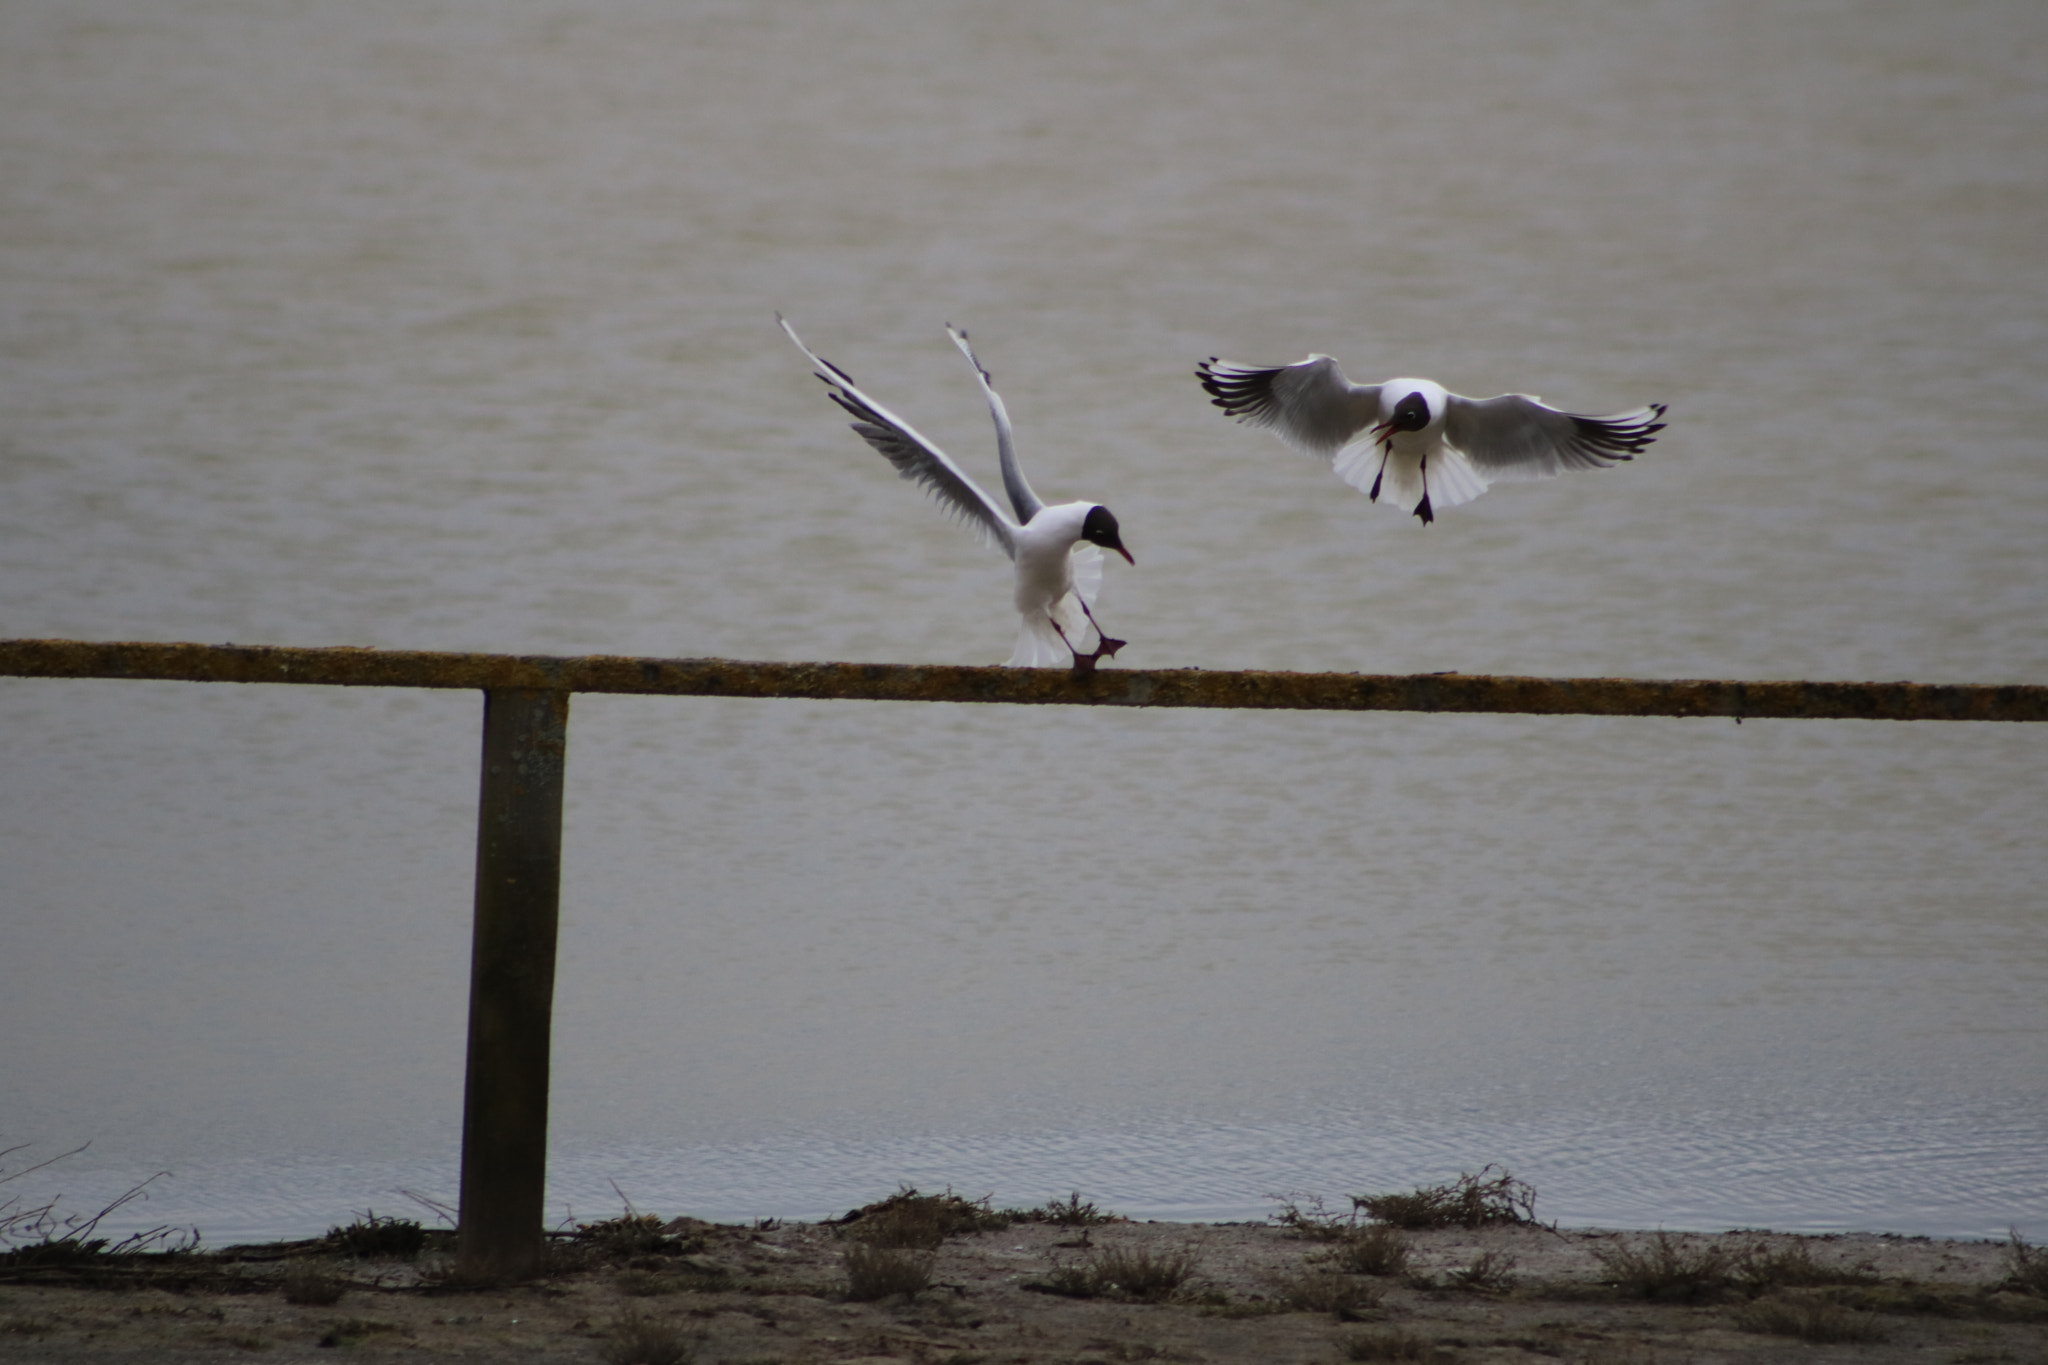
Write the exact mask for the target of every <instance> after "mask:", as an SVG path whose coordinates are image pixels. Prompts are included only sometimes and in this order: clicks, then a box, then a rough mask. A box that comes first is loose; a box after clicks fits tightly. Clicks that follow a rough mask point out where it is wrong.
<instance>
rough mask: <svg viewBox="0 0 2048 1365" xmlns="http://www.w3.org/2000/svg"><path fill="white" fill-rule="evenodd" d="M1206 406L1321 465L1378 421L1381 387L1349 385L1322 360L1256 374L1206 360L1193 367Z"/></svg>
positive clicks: (1328, 360) (1322, 357) (1314, 357)
mask: <svg viewBox="0 0 2048 1365" xmlns="http://www.w3.org/2000/svg"><path fill="white" fill-rule="evenodd" d="M1195 377H1196V378H1197V379H1199V380H1201V382H1202V387H1203V388H1204V389H1206V390H1207V391H1208V393H1209V398H1210V401H1212V402H1213V403H1215V405H1216V406H1217V407H1219V408H1222V409H1223V410H1224V411H1225V412H1227V413H1229V414H1230V415H1231V416H1232V417H1235V418H1237V419H1238V420H1239V421H1240V422H1249V423H1251V424H1252V425H1253V426H1259V427H1268V428H1271V429H1272V430H1273V432H1274V433H1275V434H1277V435H1278V436H1279V437H1280V439H1281V440H1283V441H1285V442H1287V444H1289V445H1291V446H1293V447H1294V448H1295V449H1296V450H1299V451H1303V452H1304V453H1306V454H1310V455H1320V456H1322V457H1324V458H1325V459H1331V458H1334V457H1335V456H1336V455H1337V453H1338V452H1339V451H1341V450H1343V449H1344V447H1346V446H1348V445H1350V444H1351V443H1352V442H1354V441H1355V440H1357V439H1358V434H1359V433H1360V432H1362V431H1364V430H1365V429H1366V428H1367V427H1369V426H1371V425H1372V423H1373V422H1374V421H1375V420H1376V419H1377V418H1378V416H1379V406H1380V386H1379V385H1377V384H1354V383H1352V382H1351V381H1350V380H1348V379H1346V378H1345V377H1344V372H1343V371H1342V370H1340V369H1338V368H1337V362H1336V361H1335V360H1332V359H1331V358H1330V357H1329V356H1326V355H1312V356H1310V357H1309V358H1308V359H1306V360H1303V361H1300V362H1298V363H1296V364H1293V365H1283V366H1280V367H1278V368H1276V369H1270V370H1260V369H1253V368H1251V367H1250V366H1246V365H1232V364H1229V363H1228V362H1226V361H1221V360H1218V359H1217V358H1216V357H1215V356H1210V357H1209V358H1208V359H1207V360H1205V361H1203V362H1202V363H1201V364H1199V365H1197V366H1196V367H1195Z"/></svg>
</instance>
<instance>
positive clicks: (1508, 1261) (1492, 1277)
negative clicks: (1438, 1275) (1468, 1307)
mask: <svg viewBox="0 0 2048 1365" xmlns="http://www.w3.org/2000/svg"><path fill="white" fill-rule="evenodd" d="M1444 1278H1445V1279H1446V1280H1448V1281H1449V1282H1450V1284H1451V1286H1452V1287H1453V1288H1455V1289H1464V1290H1469V1291H1471V1292H1472V1293H1474V1294H1505V1293H1507V1292H1508V1291H1510V1290H1512V1289H1513V1288H1514V1287H1515V1258H1514V1257H1512V1256H1509V1255H1506V1254H1505V1253H1503V1252H1498V1251H1482V1252H1480V1253H1479V1255H1478V1256H1477V1257H1475V1258H1474V1259H1473V1261H1472V1264H1470V1265H1467V1266H1460V1267H1459V1268H1458V1269H1456V1270H1453V1271H1451V1272H1450V1273H1449V1274H1448V1275H1446V1276H1445V1277H1444Z"/></svg>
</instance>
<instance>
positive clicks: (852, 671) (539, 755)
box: [0, 640, 2048, 1283]
mask: <svg viewBox="0 0 2048 1365" xmlns="http://www.w3.org/2000/svg"><path fill="white" fill-rule="evenodd" d="M0 676H11V677H18V678H127V679H147V680H158V681H182V682H240V683H294V684H299V685H310V686H332V687H437V688H459V689H473V690H477V691H481V692H482V693H483V694H484V732H483V761H482V781H481V784H480V787H481V790H480V794H479V799H478V812H477V871H476V903H475V912H474V913H475V922H474V937H473V939H472V943H471V954H470V997H469V1052H468V1062H467V1070H466V1072H465V1079H464V1088H463V1118H462V1177H461V1197H460V1208H459V1210H458V1213H457V1226H458V1228H459V1233H458V1243H457V1247H458V1249H457V1253H456V1273H457V1275H458V1276H459V1277H461V1278H463V1279H465V1280H470V1281H474V1282H479V1283H487V1282H493V1281H499V1280H507V1279H516V1278H520V1277H522V1276H526V1275H529V1274H531V1273H533V1271H534V1270H536V1269H537V1268H538V1266H539V1264H540V1259H541V1249H542V1200H543V1194H544V1190H545V1181H546V1174H547V1114H548V1079H549V1078H548V1053H549V1046H550V1037H551V1030H552V1026H553V1025H552V1018H553V1005H554V979H555V938H556V927H557V924H558V922H559V916H558V909H559V904H560V895H561V865H562V780H563V772H564V766H565V761H566V757H567V752H568V750H567V745H568V727H569V697H570V694H571V693H574V692H609V693H636V694H642V695H665V696H696V697H756V698H791V699H800V700H810V701H818V700H829V699H842V700H860V701H927V702H930V701H937V702H980V703H1001V704H1012V705H1025V706H1135V707H1222V708H1232V709H1243V710H1311V711H1435V712H1461V713H1475V712H1497V713H1520V714H1525V715H1551V716H1556V715H1590V716H1692V717H1705V716H1719V717H1727V718H1732V719H1735V720H1738V721H1740V720H1748V719H1756V720H1764V719H1787V720H1793V719H1798V720H1950V721H1956V720H1974V721H2048V687H2044V686H2035V685H2010V686H1965V685H1946V684H1935V685H1925V684H1916V683H1909V682H1893V683H1839V682H1725V681H1713V680H1704V681H1702V680H1691V681H1654V680H1650V681H1646V680H1641V679H1628V678H1517V677H1486V676H1476V675H1475V676H1468V675H1465V674H1459V673H1427V674H1416V675H1375V674H1360V673H1276V672H1258V671H1243V672H1209V671H1205V670H1202V669H1121V668H1119V669H1111V670H1107V671H1102V672H1097V673H1094V674H1091V675H1088V676H1086V677H1080V678H1075V677H1070V676H1069V675H1068V674H1067V673H1065V672H1063V671H1059V670H1054V669H1012V668H973V667H955V666H943V665H906V664H851V663H747V662H740V661H735V660H730V659H641V658H620V657H612V656H605V655H594V656H586V657H576V658H568V657H553V656H546V655H511V654H455V653H435V652H427V651H416V650H376V649H291V648H278V647H271V646H258V645H198V644H150V643H129V644H101V643H92V642H86V641H78V640H0Z"/></svg>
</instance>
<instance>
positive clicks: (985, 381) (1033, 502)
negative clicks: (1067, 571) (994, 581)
mask: <svg viewBox="0 0 2048 1365" xmlns="http://www.w3.org/2000/svg"><path fill="white" fill-rule="evenodd" d="M946 335H948V336H950V337H952V338H953V344H954V345H955V346H958V347H959V348H960V352H961V354H962V355H965V356H966V357H967V360H968V363H969V364H971V365H973V366H974V377H975V378H976V379H978V380H980V381H981V391H982V393H983V394H984V395H985V396H986V397H987V398H988V411H989V416H991V417H993V418H994V419H995V423H996V458H997V459H998V460H1000V461H1001V462H1002V466H1003V491H1004V492H1006V493H1008V494H1009V495H1010V506H1011V507H1012V508H1013V509H1014V510H1015V511H1016V513H1017V524H1018V525H1020V526H1022V525H1024V524H1025V523H1027V522H1029V521H1030V520H1031V519H1032V518H1033V517H1035V516H1037V515H1038V513H1039V510H1040V509H1041V508H1043V507H1044V506H1045V504H1044V503H1043V502H1040V501H1039V499H1038V494H1036V493H1034V492H1032V491H1031V485H1030V484H1028V483H1026V482H1025V481H1024V468H1023V466H1022V465H1019V464H1018V463H1017V448H1016V437H1015V436H1014V435H1013V434H1012V432H1011V430H1010V413H1009V410H1008V409H1007V408H1005V407H1004V406H1003V399H1002V395H1000V394H998V393H997V392H996V382H995V380H994V379H993V378H991V377H990V376H989V372H988V367H987V366H985V365H983V364H982V363H981V357H980V356H978V355H976V354H975V353H974V347H973V346H971V345H969V344H968V341H967V333H965V332H963V331H961V330H960V329H959V328H957V327H955V326H954V325H953V324H952V323H950V322H949V323H947V324H946Z"/></svg>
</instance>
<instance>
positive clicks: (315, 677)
mask: <svg viewBox="0 0 2048 1365" xmlns="http://www.w3.org/2000/svg"><path fill="white" fill-rule="evenodd" d="M0 676H14V677H27V678H137V679H158V680H167V681H184V682H243V683H263V682H268V683H303V684H316V685H326V686H335V687H442V688H471V689H481V690H485V691H488V690H492V689H496V688H521V689H535V690H544V691H561V692H612V693H640V694H652V695H668V696H697V697H784V698H797V699H803V700H813V701H818V700H828V699H840V700H854V701H943V702H984V703H989V702H995V703H1005V704H1010V705H1022V706H1168V707H1227V708H1243V709H1251V710H1286V711H1449V712H1512V713H1520V714H1524V715H1550V716H1560V715H1579V716H1725V717H1734V718H1739V719H1783V720H1991V721H2044V720H2048V686H2042V685H2038V684H2011V685H1991V686H1982V685H1964V684H1941V683H1935V684H1927V683H1911V682H1862V683H1855V682H1728V681H1718V680H1711V679H1704V680H1700V679H1695V680H1684V679H1679V680H1655V679H1635V678H1520V677H1488V676H1484V675H1478V674H1473V675H1467V674H1459V673H1425V674H1413V675H1395V674H1369V673H1278V672H1263V671H1243V672H1211V671H1207V670H1203V669H1196V668H1176V669H1121V668H1112V669H1106V670H1103V671H1101V672H1098V673H1096V674H1094V675H1093V676H1092V677H1088V678H1082V679H1074V678H1070V677H1068V675H1067V674H1066V672H1065V671H1063V670H1058V669H1045V668H981V667H968V666H956V665H936V664H856V663H749V662H745V661H741V660H733V659H649V658H626V657H620V656H613V655H603V654H597V655H587V656H581V657H557V656H550V655H533V654H456V653H441V652H433V651H425V650H385V649H352V648H328V649H294V648H283V647H277V646H269V645H200V644H153V643H129V644H120V643H105V644H101V643H91V642H86V641H77V640H4V641H0Z"/></svg>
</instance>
